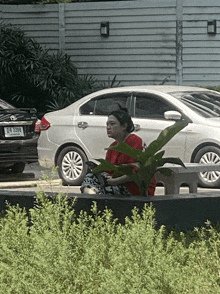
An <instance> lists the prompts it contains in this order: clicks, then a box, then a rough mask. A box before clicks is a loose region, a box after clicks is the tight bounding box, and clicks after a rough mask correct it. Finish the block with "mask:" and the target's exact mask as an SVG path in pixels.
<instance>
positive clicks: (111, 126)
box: [107, 115, 127, 141]
mask: <svg viewBox="0 0 220 294" xmlns="http://www.w3.org/2000/svg"><path fill="white" fill-rule="evenodd" d="M126 128H127V125H126V124H125V125H123V126H122V125H121V124H120V122H119V121H118V120H117V118H116V117H115V116H114V115H109V117H108V120H107V135H108V137H109V138H113V139H115V140H119V141H121V140H124V137H125V135H126V134H127V131H126Z"/></svg>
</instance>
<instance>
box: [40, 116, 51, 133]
mask: <svg viewBox="0 0 220 294" xmlns="http://www.w3.org/2000/svg"><path fill="white" fill-rule="evenodd" d="M49 127H50V123H49V121H47V120H46V118H45V117H44V116H43V117H42V119H41V123H40V130H41V131H46V130H48V129H49Z"/></svg>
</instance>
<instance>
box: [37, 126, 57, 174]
mask: <svg viewBox="0 0 220 294" xmlns="http://www.w3.org/2000/svg"><path fill="white" fill-rule="evenodd" d="M58 147H59V146H58V145H56V144H54V143H52V142H51V141H49V140H48V138H47V132H46V131H43V132H41V134H40V137H39V140H38V146H37V150H38V162H39V164H40V166H43V167H45V168H51V167H53V166H55V154H56V152H57V149H58Z"/></svg>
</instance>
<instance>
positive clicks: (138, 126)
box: [134, 124, 141, 132]
mask: <svg viewBox="0 0 220 294" xmlns="http://www.w3.org/2000/svg"><path fill="white" fill-rule="evenodd" d="M140 129H141V126H140V125H138V124H134V131H135V132H138V131H140Z"/></svg>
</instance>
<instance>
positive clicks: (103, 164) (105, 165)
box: [92, 159, 116, 174]
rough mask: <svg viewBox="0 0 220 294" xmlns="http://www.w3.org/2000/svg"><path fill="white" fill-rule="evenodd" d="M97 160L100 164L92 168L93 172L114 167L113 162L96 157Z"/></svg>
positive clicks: (113, 168)
mask: <svg viewBox="0 0 220 294" xmlns="http://www.w3.org/2000/svg"><path fill="white" fill-rule="evenodd" d="M97 161H99V162H100V164H99V165H98V166H96V167H95V168H93V170H92V172H93V173H96V174H98V173H101V172H103V171H106V170H112V171H113V170H115V168H116V166H115V165H114V164H113V163H111V162H109V161H107V160H105V159H97Z"/></svg>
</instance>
